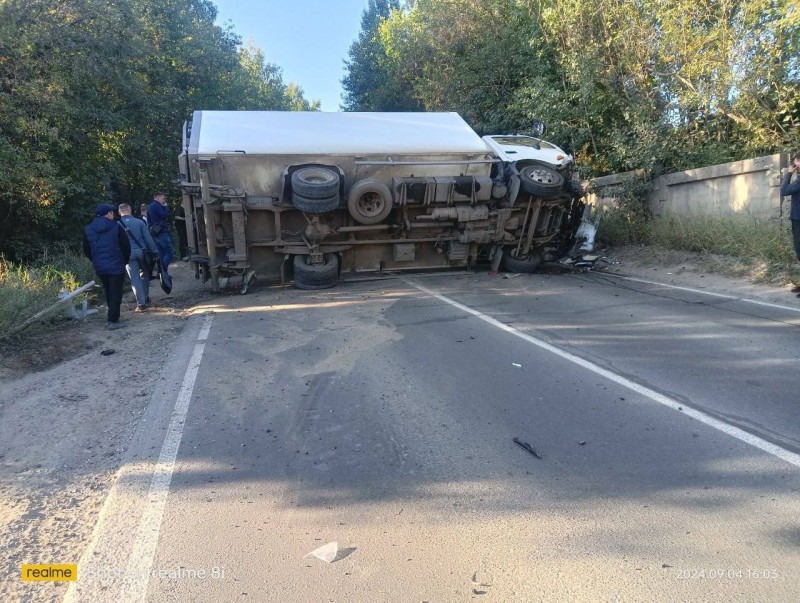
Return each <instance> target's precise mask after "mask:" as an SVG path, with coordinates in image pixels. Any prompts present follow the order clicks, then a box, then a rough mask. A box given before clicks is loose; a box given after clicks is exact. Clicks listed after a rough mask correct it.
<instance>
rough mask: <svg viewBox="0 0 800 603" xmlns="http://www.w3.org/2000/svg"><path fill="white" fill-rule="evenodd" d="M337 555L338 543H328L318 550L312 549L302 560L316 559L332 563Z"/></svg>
mask: <svg viewBox="0 0 800 603" xmlns="http://www.w3.org/2000/svg"><path fill="white" fill-rule="evenodd" d="M338 554H339V543H338V542H329V543H328V544H325V545H323V546H321V547H319V548H318V549H314V550H313V551H311V552H310V553H308V554H307V555H304V556H303V559H305V558H306V557H316V558H317V559H319V560H320V561H324V562H325V563H333V562H334V561H336V555H338Z"/></svg>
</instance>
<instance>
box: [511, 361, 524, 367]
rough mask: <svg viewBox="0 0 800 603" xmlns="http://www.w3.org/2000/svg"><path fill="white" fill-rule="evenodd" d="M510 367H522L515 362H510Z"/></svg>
mask: <svg viewBox="0 0 800 603" xmlns="http://www.w3.org/2000/svg"><path fill="white" fill-rule="evenodd" d="M511 366H516V367H517V368H522V365H521V364H518V363H516V362H512V363H511Z"/></svg>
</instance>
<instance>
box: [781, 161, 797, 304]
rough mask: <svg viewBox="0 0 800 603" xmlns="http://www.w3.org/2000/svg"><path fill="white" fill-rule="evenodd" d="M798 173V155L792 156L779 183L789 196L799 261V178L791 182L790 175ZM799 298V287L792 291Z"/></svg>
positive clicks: (793, 236) (795, 251)
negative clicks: (790, 162)
mask: <svg viewBox="0 0 800 603" xmlns="http://www.w3.org/2000/svg"><path fill="white" fill-rule="evenodd" d="M798 173H800V153H795V154H794V155H792V164H791V165H790V166H789V167H788V169H787V170H786V173H785V174H784V176H783V180H782V181H781V195H782V196H784V197H787V196H791V198H792V210H791V213H790V214H789V218H790V219H791V220H792V238H793V239H794V254H795V255H796V256H797V259H798V260H800V176H798V177H796V178H795V179H794V182H792V174H798ZM792 292H794V293H797V297H800V285H798V286H796V287H795V288H794V289H792Z"/></svg>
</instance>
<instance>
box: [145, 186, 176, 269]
mask: <svg viewBox="0 0 800 603" xmlns="http://www.w3.org/2000/svg"><path fill="white" fill-rule="evenodd" d="M147 225H148V226H149V227H150V234H152V235H153V240H154V241H155V242H156V245H158V252H159V253H158V255H159V256H161V269H162V270H163V271H164V274H167V275H168V274H169V270H168V268H169V263H170V262H171V261H172V238H171V237H170V236H169V205H167V200H166V199H165V197H164V193H162V192H160V191H158V192H155V193H153V200H152V201H150V205H148V206H147Z"/></svg>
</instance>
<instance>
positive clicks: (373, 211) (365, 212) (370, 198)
mask: <svg viewBox="0 0 800 603" xmlns="http://www.w3.org/2000/svg"><path fill="white" fill-rule="evenodd" d="M384 206H385V201H384V199H383V197H382V196H381V195H379V194H377V193H365V194H363V195H361V196H360V197H359V198H358V203H357V204H356V207H357V208H358V213H360V214H361V215H362V216H365V217H367V218H374V217H375V216H377V215H378V214H380V213H381V212H382V211H383V208H384Z"/></svg>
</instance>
